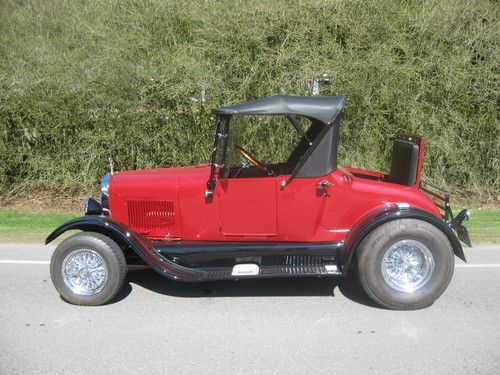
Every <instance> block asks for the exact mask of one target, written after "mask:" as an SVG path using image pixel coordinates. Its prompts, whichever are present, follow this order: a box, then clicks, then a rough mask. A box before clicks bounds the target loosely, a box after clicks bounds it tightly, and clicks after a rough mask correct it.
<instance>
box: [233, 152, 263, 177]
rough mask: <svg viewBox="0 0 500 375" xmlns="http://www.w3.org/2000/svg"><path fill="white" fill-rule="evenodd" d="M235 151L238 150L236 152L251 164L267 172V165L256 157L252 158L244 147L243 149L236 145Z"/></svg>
mask: <svg viewBox="0 0 500 375" xmlns="http://www.w3.org/2000/svg"><path fill="white" fill-rule="evenodd" d="M236 151H238V153H239V154H240V155H241V156H242V157H243V158H244V159H246V160H247V161H248V162H249V163H250V164H252V165H253V166H254V167H257V168H259V169H260V170H261V171H264V172H266V173H268V171H269V170H268V169H267V167H266V166H265V165H264V164H262V163H261V162H260V161H258V160H257V159H256V158H254V157H253V156H252V155H250V154H249V153H248V151H245V149H243V148H242V147H240V146H236Z"/></svg>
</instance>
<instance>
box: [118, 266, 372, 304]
mask: <svg viewBox="0 0 500 375" xmlns="http://www.w3.org/2000/svg"><path fill="white" fill-rule="evenodd" d="M134 284H136V285H140V286H141V287H143V288H146V289H148V290H151V291H153V292H155V293H159V294H164V295H169V296H174V297H182V298H207V297H212V298H222V297H273V296H288V297H304V296H332V297H335V296H336V294H337V293H340V294H342V295H343V296H345V297H346V298H348V299H350V300H352V301H354V302H357V303H360V304H363V305H366V306H370V307H376V308H378V305H376V304H375V303H374V302H373V301H372V300H371V299H370V298H369V297H368V296H367V295H366V293H365V292H364V291H363V289H362V288H361V286H360V285H359V282H358V280H357V279H356V278H355V277H354V276H348V277H347V278H329V277H325V278H317V277H316V278H314V277H304V278H290V279H253V280H251V279H250V280H249V279H247V280H238V281H233V280H229V281H209V282H197V283H186V282H178V281H172V280H169V279H166V278H164V277H163V276H161V275H159V274H157V273H156V272H154V271H150V270H144V271H132V272H129V273H128V274H127V280H126V285H125V286H124V288H123V289H122V291H121V292H120V293H119V294H118V295H117V297H116V298H115V299H114V300H113V302H118V301H120V300H122V299H124V298H126V297H127V295H128V294H130V293H131V292H132V289H133V285H134Z"/></svg>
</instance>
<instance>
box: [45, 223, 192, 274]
mask: <svg viewBox="0 0 500 375" xmlns="http://www.w3.org/2000/svg"><path fill="white" fill-rule="evenodd" d="M74 229H77V230H82V231H85V232H97V233H101V234H103V235H105V236H108V237H109V238H111V239H112V240H114V241H115V242H116V243H118V244H119V245H125V246H126V247H130V248H131V249H132V250H134V251H135V252H136V253H137V255H139V256H140V257H141V258H142V259H143V260H144V262H146V264H148V265H149V266H150V267H151V268H153V269H154V270H155V271H157V272H158V273H160V274H162V275H163V276H166V277H168V278H171V279H176V280H177V279H180V280H185V281H194V280H195V279H196V278H197V277H198V275H197V274H196V273H194V272H192V271H190V270H189V269H188V268H185V267H182V266H180V265H178V264H175V263H173V262H170V261H168V260H166V259H164V258H162V257H160V256H159V255H158V253H157V252H156V251H155V250H154V248H153V245H152V243H151V241H149V240H148V239H147V238H146V237H144V236H143V235H141V234H139V233H136V232H134V231H133V230H132V229H130V228H128V227H127V226H126V225H124V224H122V223H119V222H118V221H116V220H113V219H110V218H109V217H105V216H95V215H89V216H83V217H79V218H77V219H73V220H71V221H68V222H67V223H64V224H63V225H61V226H60V227H58V228H57V229H55V230H54V231H53V232H52V233H51V234H49V236H48V237H47V239H46V240H45V244H48V243H50V242H52V241H54V240H55V239H56V238H57V237H59V236H60V235H61V234H63V233H64V232H67V231H68V230H74Z"/></svg>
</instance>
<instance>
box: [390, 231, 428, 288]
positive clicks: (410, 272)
mask: <svg viewBox="0 0 500 375" xmlns="http://www.w3.org/2000/svg"><path fill="white" fill-rule="evenodd" d="M433 271H434V258H433V256H432V253H431V251H430V250H429V249H428V248H427V246H425V245H424V244H423V243H421V242H419V241H415V240H402V241H398V242H396V243H395V244H394V245H392V246H391V247H390V248H389V249H388V250H387V251H386V252H385V254H384V258H383V259H382V275H383V277H384V280H385V282H386V283H387V285H389V286H390V287H391V288H393V289H395V290H397V291H399V292H404V293H412V292H415V291H417V290H419V289H421V288H422V287H424V285H425V284H427V283H428V282H429V280H430V279H431V277H432V273H433Z"/></svg>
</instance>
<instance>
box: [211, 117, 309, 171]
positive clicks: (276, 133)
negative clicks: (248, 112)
mask: <svg viewBox="0 0 500 375" xmlns="http://www.w3.org/2000/svg"><path fill="white" fill-rule="evenodd" d="M227 125H228V126H227V127H226V128H225V129H221V132H223V133H224V136H221V137H219V144H218V147H217V157H216V164H217V165H219V166H220V167H221V171H220V177H221V178H228V177H256V176H258V175H262V168H257V169H255V164H253V163H252V162H251V161H249V159H248V158H246V157H244V156H242V150H243V151H244V152H245V153H246V155H249V156H250V157H251V159H253V160H256V161H258V162H259V163H260V164H262V165H263V166H266V168H268V169H269V172H270V173H271V172H272V173H271V175H284V174H290V173H291V171H292V169H293V167H295V165H296V164H297V161H298V154H301V152H298V151H296V149H297V147H298V145H299V144H300V143H301V140H303V139H306V143H307V144H306V146H307V147H308V146H309V145H310V141H309V140H308V136H307V135H306V133H307V131H308V130H309V128H310V125H311V122H310V121H309V120H307V119H306V118H304V117H300V116H294V117H291V116H285V115H283V116H279V115H273V116H262V115H260V116H232V117H230V119H229V122H228V123H227ZM307 147H306V148H307ZM302 148H303V147H301V150H302Z"/></svg>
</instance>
